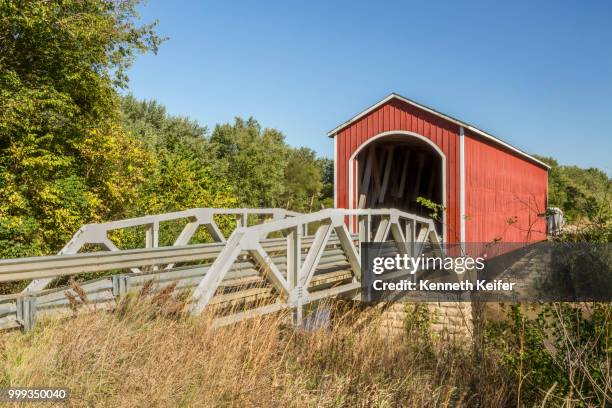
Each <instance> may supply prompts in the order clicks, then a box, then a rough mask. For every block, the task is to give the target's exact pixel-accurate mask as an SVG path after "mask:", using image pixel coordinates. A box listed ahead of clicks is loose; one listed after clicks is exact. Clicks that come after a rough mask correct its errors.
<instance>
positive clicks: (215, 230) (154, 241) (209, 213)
mask: <svg viewBox="0 0 612 408" xmlns="http://www.w3.org/2000/svg"><path fill="white" fill-rule="evenodd" d="M227 215H233V216H234V217H235V218H236V227H246V226H247V224H248V216H249V215H258V216H262V215H263V216H269V217H270V218H272V219H273V220H278V219H282V218H285V217H293V216H296V215H299V213H296V212H294V211H288V210H284V209H281V208H191V209H189V210H184V211H176V212H170V213H165V214H156V215H146V216H143V217H136V218H129V219H125V220H118V221H110V222H103V223H98V224H87V225H84V226H82V227H81V228H80V229H79V230H78V231H77V232H76V233H75V234H74V235H73V237H72V238H71V239H70V241H68V243H67V244H66V245H65V246H64V247H63V248H62V249H61V251H60V252H59V254H58V255H66V254H76V253H77V252H79V250H80V249H81V248H82V247H83V246H85V245H87V244H95V245H99V246H101V247H103V248H105V249H106V250H108V251H119V250H120V249H119V248H117V246H116V245H115V244H114V243H113V241H111V239H110V238H109V236H108V233H109V232H111V231H116V230H121V229H125V228H133V227H138V226H144V227H145V228H146V235H145V237H146V239H145V245H146V247H147V248H156V247H158V246H159V226H160V223H162V222H168V221H176V220H181V219H187V220H189V221H188V223H187V224H186V225H185V226H184V228H183V230H182V231H181V232H180V234H179V235H178V236H177V237H176V239H175V240H174V244H173V246H182V245H187V244H188V243H189V241H190V240H191V238H192V237H193V236H194V235H195V233H196V232H197V230H198V229H199V228H200V227H204V228H206V230H207V231H208V233H209V234H210V235H211V237H212V238H213V240H215V241H216V242H225V236H224V235H223V232H221V230H220V228H219V226H218V225H217V223H216V221H215V217H219V216H227ZM139 266H144V264H143V265H137V266H135V267H133V268H132V272H135V273H138V272H141V271H140V269H139ZM171 267H172V264H171V263H169V264H168V265H166V268H171ZM46 276H51V275H46ZM46 276H45V277H41V278H32V279H34V280H33V281H32V282H31V283H30V284H29V285H28V287H27V288H26V289H25V290H24V292H35V291H39V290H42V289H44V288H45V287H46V286H47V285H48V284H49V283H50V282H51V280H52V279H50V278H47V277H46Z"/></svg>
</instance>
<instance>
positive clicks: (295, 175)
mask: <svg viewBox="0 0 612 408" xmlns="http://www.w3.org/2000/svg"><path fill="white" fill-rule="evenodd" d="M322 186H323V183H322V182H321V169H320V166H319V164H318V163H317V158H316V154H315V152H314V151H313V150H312V149H309V148H307V147H301V148H298V149H293V150H291V151H290V153H289V156H288V159H287V164H286V166H285V192H284V194H283V201H284V204H285V207H287V208H290V209H293V210H296V211H301V212H310V211H312V209H313V208H316V207H315V204H318V203H319V198H320V194H321V188H322Z"/></svg>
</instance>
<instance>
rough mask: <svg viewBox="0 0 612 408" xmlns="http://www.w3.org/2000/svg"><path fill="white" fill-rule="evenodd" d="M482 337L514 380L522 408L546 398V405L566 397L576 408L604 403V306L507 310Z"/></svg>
mask: <svg viewBox="0 0 612 408" xmlns="http://www.w3.org/2000/svg"><path fill="white" fill-rule="evenodd" d="M487 337H488V340H489V341H490V342H491V343H492V344H491V345H492V346H493V347H494V349H496V350H498V351H501V352H502V355H503V358H504V362H505V363H506V364H507V366H508V367H509V368H510V369H512V371H513V372H514V373H515V375H516V376H517V381H518V382H519V383H520V384H521V390H522V395H521V400H522V401H523V403H524V404H525V405H526V406H531V405H532V404H533V403H535V402H536V401H540V400H541V399H542V398H543V397H545V395H546V394H547V393H548V394H549V396H548V397H547V398H548V403H549V405H551V406H561V405H563V402H564V400H566V399H567V398H570V399H573V400H574V401H579V405H578V406H587V405H588V406H607V403H606V401H607V402H608V403H609V402H610V401H609V395H607V391H606V389H607V388H606V387H607V385H606V383H607V382H609V381H610V377H609V375H610V374H609V370H610V361H609V356H610V353H611V352H612V306H611V305H610V304H607V303H592V304H571V303H554V304H547V305H543V306H540V307H539V308H538V309H533V310H527V311H526V310H524V309H522V308H521V306H519V305H513V306H510V307H508V309H507V320H505V321H503V322H497V323H493V324H490V326H489V327H488V336H487ZM608 384H609V383H608Z"/></svg>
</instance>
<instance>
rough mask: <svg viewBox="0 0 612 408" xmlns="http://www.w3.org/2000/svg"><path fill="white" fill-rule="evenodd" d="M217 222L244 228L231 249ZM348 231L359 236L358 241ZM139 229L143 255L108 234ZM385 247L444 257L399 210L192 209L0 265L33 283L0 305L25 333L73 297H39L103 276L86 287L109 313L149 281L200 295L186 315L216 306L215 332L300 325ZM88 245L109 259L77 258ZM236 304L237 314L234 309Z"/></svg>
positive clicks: (4, 316) (348, 290) (352, 289)
mask: <svg viewBox="0 0 612 408" xmlns="http://www.w3.org/2000/svg"><path fill="white" fill-rule="evenodd" d="M251 214H253V215H258V216H263V217H267V218H268V219H267V220H262V219H261V217H257V218H259V219H258V221H257V222H262V223H260V224H257V225H251V226H249V225H248V223H247V220H248V217H249V215H251ZM217 215H234V216H235V217H236V219H237V226H238V227H237V228H236V229H235V230H234V231H233V232H232V234H231V235H230V237H229V238H228V239H227V240H226V239H225V237H224V235H223V234H222V232H221V231H220V229H219V227H218V225H217V223H216V222H215V220H214V216H217ZM183 218H187V219H188V220H189V221H188V223H187V224H186V225H185V226H184V228H183V229H182V231H181V232H180V233H178V236H177V237H176V238H174V236H172V237H170V238H173V245H170V246H162V247H159V224H160V223H161V222H165V221H172V220H176V219H183ZM253 218H256V217H253ZM226 222H227V220H226ZM347 225H351V226H353V227H354V228H353V232H350V231H349V229H348V228H347ZM137 226H145V231H146V242H145V247H144V248H132V249H120V248H117V246H116V245H115V244H114V243H113V242H112V241H111V239H110V238H109V235H108V234H109V232H111V231H115V230H118V229H122V228H130V227H137ZM199 227H204V228H206V230H207V231H208V232H209V233H210V235H211V237H212V238H213V240H214V241H216V242H212V243H211V242H209V243H199V244H190V240H191V238H192V237H193V236H194V234H196V231H197V229H198V228H199ZM141 232H142V231H141ZM309 232H312V234H308V233H309ZM165 241H166V242H168V240H165ZM387 241H392V242H394V243H395V244H396V245H392V247H393V248H397V250H398V251H399V252H400V253H401V252H404V253H408V254H410V255H412V256H420V254H421V253H422V251H423V250H424V248H425V247H426V246H425V245H423V244H425V243H429V244H431V246H428V247H433V248H432V249H433V250H434V251H440V252H441V251H442V248H441V246H440V239H439V237H438V234H437V232H436V230H435V225H434V222H433V221H432V220H430V219H427V218H423V217H419V216H416V215H413V214H408V213H404V212H402V211H399V210H394V209H374V210H366V209H363V210H347V209H329V210H322V211H319V212H316V213H312V214H297V213H294V212H290V211H285V210H281V209H197V208H196V209H191V210H186V211H180V212H175V213H169V214H161V215H153V216H146V217H140V218H134V219H129V220H122V221H114V222H108V223H103V224H89V225H86V226H84V227H83V228H81V229H80V230H79V232H77V234H75V236H74V237H73V239H72V240H71V241H70V242H69V243H68V244H67V245H66V246H65V247H64V249H63V250H62V252H61V255H55V256H47V257H33V258H20V259H8V260H0V282H6V281H16V280H24V279H35V280H34V281H33V283H32V284H31V285H30V286H29V287H28V289H27V290H26V291H25V292H24V293H21V294H16V295H9V296H4V297H0V328H3V327H5V328H10V327H16V326H19V325H20V326H21V327H23V328H25V329H27V328H29V327H32V324H33V322H35V320H36V313H43V314H45V313H51V312H53V311H60V310H63V309H66V308H67V307H68V305H67V304H66V299H65V298H64V291H66V290H70V289H69V288H55V289H47V290H43V289H44V287H45V286H46V285H47V283H49V282H51V281H52V280H53V279H55V278H58V277H61V276H68V275H78V274H83V273H92V272H96V273H98V272H105V271H106V272H108V271H111V275H112V276H110V275H103V277H101V278H97V279H93V280H87V281H84V282H81V284H80V285H81V287H82V289H83V290H84V291H85V292H86V293H87V295H88V298H89V300H90V301H92V302H94V301H95V302H98V303H101V304H104V305H107V304H108V305H111V306H110V307H112V304H115V302H116V300H117V299H118V298H119V297H121V296H122V295H123V294H125V293H126V291H128V290H130V289H129V288H132V289H131V290H134V289H136V290H137V289H138V288H139V287H141V286H142V285H143V284H144V283H145V282H146V281H147V280H153V281H155V282H157V283H155V285H156V287H157V288H158V290H161V289H162V288H163V287H165V285H168V284H170V282H172V281H174V282H176V284H178V287H177V290H183V289H190V288H195V289H194V290H193V292H192V296H191V299H190V301H189V302H187V306H186V307H187V308H188V309H189V310H190V311H191V312H192V313H195V314H198V313H201V312H202V311H203V310H204V309H205V308H206V306H211V308H212V309H211V310H214V311H215V312H214V313H215V315H216V316H217V318H216V320H215V322H216V323H215V324H217V325H223V324H228V323H231V322H235V321H238V320H242V319H245V318H248V317H251V316H254V315H259V314H266V313H272V312H275V311H278V310H281V309H285V308H290V309H293V310H295V311H296V313H295V317H296V319H297V321H298V322H299V321H300V320H301V313H302V307H303V306H304V305H306V304H308V303H310V302H314V301H317V300H320V299H324V298H329V297H334V296H338V295H344V296H351V297H354V295H355V294H357V291H358V290H359V288H360V280H361V244H362V243H363V242H387ZM88 244H97V245H99V246H101V247H104V248H106V249H107V250H106V251H101V252H100V251H98V252H93V253H77V252H78V251H79V250H80V249H81V248H83V246H85V245H88ZM393 251H395V249H393ZM176 265H180V266H176ZM121 271H123V272H121ZM126 271H127V273H125V272H126ZM251 284H257V285H263V286H257V287H253V286H250V285H251ZM157 285H159V286H157ZM178 288H183V289H178ZM213 299H214V300H213ZM248 299H251V300H248ZM253 299H254V300H253ZM260 300H263V301H264V302H259V301H260ZM266 302H267V304H265V303H266ZM234 304H236V305H239V307H238V309H233V305H234ZM261 304H264V306H258V305H261ZM213 305H214V307H213ZM236 310H237V312H236ZM228 312H229V314H228ZM217 313H219V314H217Z"/></svg>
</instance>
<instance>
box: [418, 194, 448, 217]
mask: <svg viewBox="0 0 612 408" xmlns="http://www.w3.org/2000/svg"><path fill="white" fill-rule="evenodd" d="M416 202H417V204H420V205H422V206H423V207H425V208H427V209H428V210H429V214H428V215H429V217H430V218H432V219H434V220H439V219H440V214H442V213H443V212H444V206H443V205H442V204H438V203H436V202H434V201H432V200H430V199H429V198H425V197H421V196H419V197H417V199H416Z"/></svg>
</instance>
